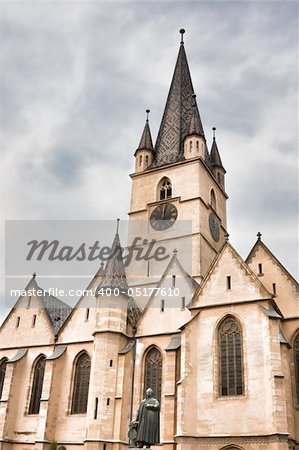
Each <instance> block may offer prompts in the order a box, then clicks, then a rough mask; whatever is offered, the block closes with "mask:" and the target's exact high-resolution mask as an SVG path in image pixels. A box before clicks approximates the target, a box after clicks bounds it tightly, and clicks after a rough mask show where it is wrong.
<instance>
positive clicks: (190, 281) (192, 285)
mask: <svg viewBox="0 0 299 450" xmlns="http://www.w3.org/2000/svg"><path fill="white" fill-rule="evenodd" d="M174 264H176V266H177V267H178V269H179V271H180V272H181V274H182V275H183V277H184V279H185V280H186V282H187V284H188V285H189V286H190V289H191V291H193V292H195V291H196V290H197V289H198V287H199V284H198V283H197V281H196V280H194V278H192V277H191V275H189V274H188V272H186V270H185V269H184V268H183V266H182V264H181V263H180V261H179V259H178V257H177V253H176V252H174V254H173V256H172V258H171V260H170V261H169V263H168V264H167V266H166V269H165V270H164V272H163V274H162V276H161V278H160V280H159V282H158V284H157V286H156V287H157V288H160V287H161V286H162V284H163V282H164V280H165V278H166V277H167V275H168V274H169V272H170V269H171V268H172V267H173V265H174ZM156 295H157V292H156V291H154V292H153V293H152V295H151V296H150V298H149V299H148V302H147V304H146V305H145V308H144V310H143V312H142V314H144V313H145V311H146V310H147V309H148V307H149V305H150V303H151V302H152V301H153V299H154V298H155V296H156Z"/></svg>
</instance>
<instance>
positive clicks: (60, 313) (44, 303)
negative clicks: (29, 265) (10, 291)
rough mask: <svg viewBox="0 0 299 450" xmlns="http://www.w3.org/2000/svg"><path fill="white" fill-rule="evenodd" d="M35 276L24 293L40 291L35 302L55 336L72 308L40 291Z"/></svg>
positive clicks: (42, 290) (16, 304)
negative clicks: (42, 309) (43, 312)
mask: <svg viewBox="0 0 299 450" xmlns="http://www.w3.org/2000/svg"><path fill="white" fill-rule="evenodd" d="M35 277H36V274H33V276H32V278H31V279H30V281H29V283H28V284H27V286H26V287H25V289H24V291H26V292H27V291H29V290H33V289H35V290H36V291H41V293H42V294H43V295H38V296H37V300H38V302H39V305H40V307H43V308H44V309H45V311H46V314H47V317H48V319H49V321H50V324H51V326H52V328H53V330H54V333H55V334H57V333H58V331H59V329H60V328H61V327H62V325H63V323H64V322H65V321H66V319H67V318H68V316H69V315H70V313H71V311H72V308H71V307H70V306H69V305H68V304H67V303H65V302H63V301H61V300H59V299H58V298H56V297H54V296H53V295H50V294H49V293H48V292H47V291H45V290H44V289H42V288H41V287H39V286H38V284H37V283H36V279H35ZM22 297H23V296H20V297H19V299H18V300H17V302H16V303H15V305H14V307H13V308H12V309H11V311H10V312H9V313H8V315H7V317H6V319H5V320H4V322H3V323H2V325H1V327H3V326H4V324H5V323H6V321H7V320H8V318H9V317H10V315H11V313H12V311H14V310H15V309H16V308H17V307H18V304H19V302H20V301H21V299H22Z"/></svg>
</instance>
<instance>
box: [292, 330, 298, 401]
mask: <svg viewBox="0 0 299 450" xmlns="http://www.w3.org/2000/svg"><path fill="white" fill-rule="evenodd" d="M293 349H294V364H295V383H296V394H297V404H298V405H299V333H298V334H297V336H296V338H295V341H294V346H293Z"/></svg>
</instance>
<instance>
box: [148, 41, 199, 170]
mask: <svg viewBox="0 0 299 450" xmlns="http://www.w3.org/2000/svg"><path fill="white" fill-rule="evenodd" d="M193 93H194V90H193V85H192V80H191V75H190V71H189V66H188V61H187V57H186V52H185V48H184V43H183V42H181V45H180V49H179V54H178V58H177V61H176V65H175V69H174V74H173V78H172V82H171V85H170V90H169V93H168V97H167V101H166V106H165V110H164V114H163V118H162V122H161V125H160V129H159V132H158V137H157V141H156V145H155V151H156V155H155V158H154V161H153V164H152V165H151V167H160V166H164V165H166V164H171V163H174V162H177V161H179V160H182V159H184V148H183V145H184V139H185V137H186V136H187V135H188V134H189V129H190V123H191V118H192V114H193V113H192V109H193V108H192V96H193ZM194 108H195V115H196V122H197V124H196V127H197V131H198V133H199V134H200V135H202V136H204V131H203V127H202V123H201V119H200V115H199V111H198V108H197V105H195V107H194Z"/></svg>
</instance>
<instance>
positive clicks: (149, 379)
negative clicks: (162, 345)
mask: <svg viewBox="0 0 299 450" xmlns="http://www.w3.org/2000/svg"><path fill="white" fill-rule="evenodd" d="M161 385H162V355H161V352H160V351H159V350H158V349H157V348H156V347H152V348H151V349H150V350H149V351H148V352H147V354H146V357H145V368H144V396H145V391H146V389H148V388H152V390H153V391H154V397H155V398H156V399H157V400H158V401H159V402H160V401H161Z"/></svg>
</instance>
